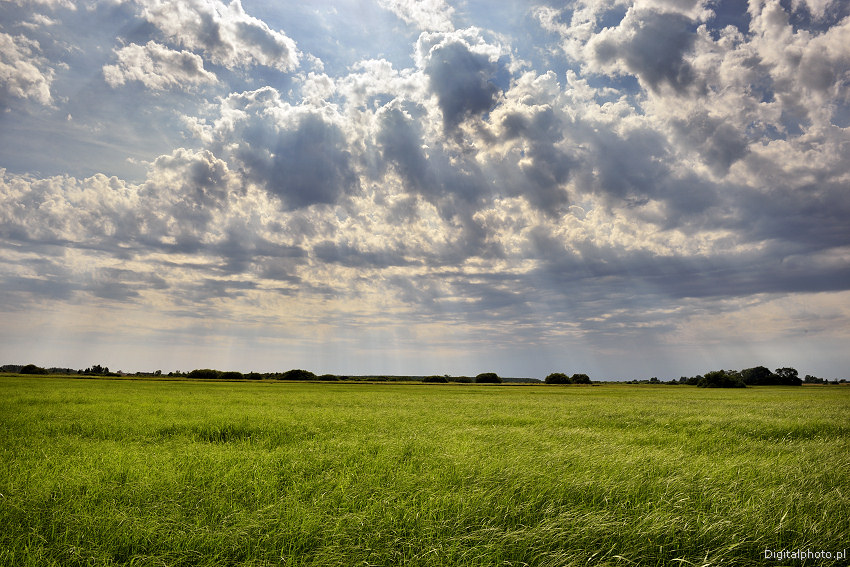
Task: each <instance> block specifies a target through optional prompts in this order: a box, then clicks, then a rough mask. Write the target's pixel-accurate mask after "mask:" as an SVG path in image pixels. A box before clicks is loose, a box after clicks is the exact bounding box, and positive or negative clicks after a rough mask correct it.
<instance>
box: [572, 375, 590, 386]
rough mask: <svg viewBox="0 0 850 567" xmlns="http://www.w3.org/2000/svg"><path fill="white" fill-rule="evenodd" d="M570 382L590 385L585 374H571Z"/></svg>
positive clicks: (588, 378)
mask: <svg viewBox="0 0 850 567" xmlns="http://www.w3.org/2000/svg"><path fill="white" fill-rule="evenodd" d="M570 382H572V383H573V384H590V376H588V375H587V374H573V375H572V376H571V377H570Z"/></svg>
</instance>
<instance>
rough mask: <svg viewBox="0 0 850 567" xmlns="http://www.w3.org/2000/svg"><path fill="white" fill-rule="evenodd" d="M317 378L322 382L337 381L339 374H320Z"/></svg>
mask: <svg viewBox="0 0 850 567" xmlns="http://www.w3.org/2000/svg"><path fill="white" fill-rule="evenodd" d="M317 380H321V381H322V382H339V376H337V375H335V374H322V375H321V376H319V377H318V378H317Z"/></svg>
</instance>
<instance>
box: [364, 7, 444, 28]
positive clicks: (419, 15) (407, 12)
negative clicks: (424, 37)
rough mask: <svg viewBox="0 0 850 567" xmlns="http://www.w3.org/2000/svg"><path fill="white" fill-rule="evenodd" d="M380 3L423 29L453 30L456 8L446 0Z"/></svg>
mask: <svg viewBox="0 0 850 567" xmlns="http://www.w3.org/2000/svg"><path fill="white" fill-rule="evenodd" d="M380 4H381V5H382V6H383V7H384V8H386V9H387V10H390V11H391V12H393V13H394V14H395V15H397V16H398V17H399V18H401V19H402V20H404V21H405V22H407V23H408V24H414V25H416V27H418V28H419V29H421V30H423V31H451V30H453V29H454V27H453V26H452V19H451V18H452V14H453V13H454V8H452V7H451V6H449V5H447V4H446V2H445V1H444V0H380Z"/></svg>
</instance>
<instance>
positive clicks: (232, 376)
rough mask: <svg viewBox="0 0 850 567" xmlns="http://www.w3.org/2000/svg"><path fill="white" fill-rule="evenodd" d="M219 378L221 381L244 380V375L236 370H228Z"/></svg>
mask: <svg viewBox="0 0 850 567" xmlns="http://www.w3.org/2000/svg"><path fill="white" fill-rule="evenodd" d="M219 378H221V379H222V380H242V379H243V378H245V375H244V374H242V373H241V372H238V371H236V370H228V371H227V372H222V373H221V375H220V376H219Z"/></svg>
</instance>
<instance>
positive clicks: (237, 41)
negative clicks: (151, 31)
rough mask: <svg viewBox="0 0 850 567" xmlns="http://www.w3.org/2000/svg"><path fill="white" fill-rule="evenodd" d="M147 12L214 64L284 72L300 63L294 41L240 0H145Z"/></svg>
mask: <svg viewBox="0 0 850 567" xmlns="http://www.w3.org/2000/svg"><path fill="white" fill-rule="evenodd" d="M142 4H143V6H144V17H145V18H146V19H147V20H148V21H149V22H150V23H152V24H154V25H155V26H156V27H157V28H159V29H160V30H161V31H162V33H163V34H164V35H165V37H166V38H168V39H169V40H170V41H174V42H176V43H178V44H180V45H182V46H184V47H186V48H188V49H189V50H192V51H196V50H197V51H202V52H203V53H204V54H205V56H206V57H207V58H208V59H209V60H210V61H211V62H212V63H214V64H216V65H223V66H224V67H227V68H228V69H237V68H245V67H248V66H251V65H264V66H267V67H273V68H275V69H279V70H281V71H292V70H293V69H295V68H296V67H297V66H298V51H297V49H296V46H295V42H294V41H293V40H292V39H291V38H289V37H287V36H286V35H285V34H283V33H282V32H279V31H274V30H272V29H271V28H269V26H268V25H267V24H266V23H265V22H264V21H262V20H259V19H257V18H254V17H252V16H249V15H248V14H247V13H245V10H244V9H243V8H242V4H241V2H240V1H239V0H231V2H230V4H229V5H225V4H224V3H222V2H220V1H219V0H189V1H187V2H164V1H162V0H143V2H142Z"/></svg>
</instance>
